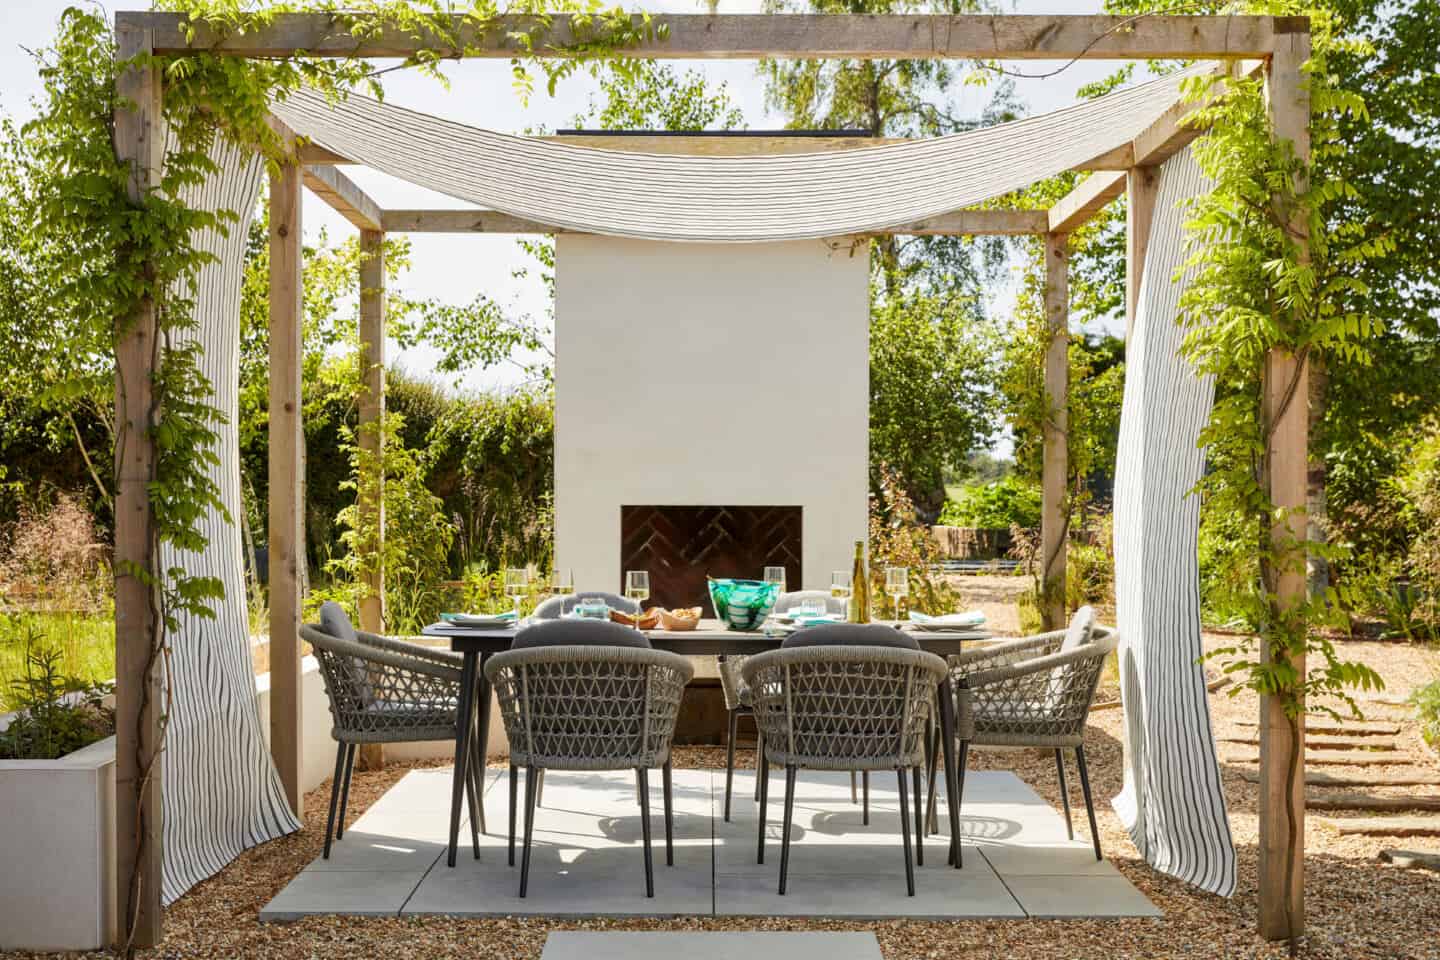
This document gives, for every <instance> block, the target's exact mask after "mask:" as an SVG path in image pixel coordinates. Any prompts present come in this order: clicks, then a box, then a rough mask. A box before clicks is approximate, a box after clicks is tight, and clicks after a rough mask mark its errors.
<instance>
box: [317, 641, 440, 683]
mask: <svg viewBox="0 0 1440 960" xmlns="http://www.w3.org/2000/svg"><path fill="white" fill-rule="evenodd" d="M363 636H374V634H364V635H363ZM310 639H311V644H312V646H314V645H319V644H323V645H324V649H325V650H326V651H327V652H330V653H335V654H339V655H341V656H346V657H353V658H354V659H356V660H360V661H363V662H366V663H373V664H376V665H378V666H382V667H389V668H391V669H392V670H408V671H409V672H411V673H417V674H420V675H421V676H426V677H434V678H435V679H437V680H449V681H451V682H453V683H459V682H460V666H459V664H456V663H451V662H445V663H437V662H436V661H434V660H432V659H430V658H427V657H417V656H415V655H414V654H412V653H411V652H410V651H409V650H403V649H386V648H382V647H380V646H375V645H372V644H370V643H367V642H365V641H364V640H356V641H353V642H352V641H350V640H337V639H335V638H333V637H324V638H323V639H322V638H314V637H312V638H310ZM317 641H318V643H317ZM407 646H408V645H407Z"/></svg>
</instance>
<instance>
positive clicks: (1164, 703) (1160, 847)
mask: <svg viewBox="0 0 1440 960" xmlns="http://www.w3.org/2000/svg"><path fill="white" fill-rule="evenodd" d="M1209 189H1210V183H1209V181H1208V180H1207V179H1206V178H1205V176H1204V175H1203V174H1202V173H1201V172H1200V168H1199V166H1198V165H1197V164H1196V162H1195V160H1194V158H1193V157H1192V156H1191V154H1190V151H1189V150H1188V149H1186V150H1184V151H1182V152H1181V153H1179V154H1177V155H1176V156H1175V157H1173V158H1172V159H1170V160H1169V161H1167V162H1166V163H1165V164H1164V166H1163V167H1162V168H1161V172H1160V183H1159V195H1158V197H1157V199H1156V201H1155V214H1154V219H1153V222H1152V224H1151V227H1150V246H1149V252H1148V253H1147V255H1146V260H1145V270H1144V276H1143V278H1142V280H1141V285H1140V299H1139V305H1138V309H1137V311H1136V315H1135V325H1134V330H1133V331H1132V333H1131V337H1130V341H1129V343H1127V344H1126V348H1125V399H1124V405H1123V408H1122V414H1121V419H1120V445H1119V451H1118V456H1117V463H1116V472H1115V591H1116V604H1117V607H1118V620H1119V628H1120V637H1121V646H1120V679H1121V689H1122V696H1123V698H1124V706H1125V727H1126V731H1125V732H1126V742H1125V786H1124V789H1123V791H1122V792H1121V794H1120V795H1119V796H1118V797H1116V798H1115V801H1114V805H1115V810H1116V812H1117V813H1118V814H1119V815H1120V819H1121V821H1122V822H1123V823H1124V824H1125V826H1126V828H1127V829H1128V830H1129V831H1130V836H1131V837H1132V838H1133V839H1134V841H1135V846H1136V847H1137V848H1139V850H1140V853H1141V855H1142V856H1144V857H1145V859H1146V860H1147V861H1148V862H1149V863H1150V864H1151V865H1152V866H1154V867H1155V869H1157V870H1159V871H1160V872H1162V873H1166V874H1169V875H1171V876H1174V877H1178V878H1179V879H1181V880H1184V881H1185V882H1187V883H1190V884H1193V885H1195V886H1197V887H1200V888H1201V889H1203V890H1207V891H1209V892H1211V893H1217V894H1220V895H1222V896H1229V895H1230V894H1232V893H1233V892H1234V891H1235V845H1234V842H1233V841H1232V839H1231V836H1230V821H1229V817H1228V816H1227V814H1226V810H1225V795H1224V793H1223V792H1222V790H1221V787H1220V770H1219V764H1218V761H1217V759H1216V754H1215V738H1214V734H1213V732H1212V729H1211V723H1210V706H1209V703H1208V701H1207V699H1206V691H1205V674H1204V671H1203V669H1202V668H1201V666H1200V664H1199V663H1198V658H1199V657H1200V653H1201V646H1200V587H1199V584H1200V573H1199V564H1198V559H1197V555H1196V547H1197V540H1198V537H1199V529H1200V503H1199V498H1198V497H1197V496H1195V495H1193V494H1191V493H1190V491H1191V490H1192V489H1193V488H1194V486H1195V484H1196V482H1198V481H1199V479H1200V476H1201V472H1202V471H1203V470H1204V467H1205V454H1204V451H1203V450H1201V449H1200V448H1199V446H1198V443H1197V441H1198V438H1199V436H1200V429H1201V427H1202V426H1203V425H1204V424H1205V421H1206V419H1207V418H1208V417H1209V414H1210V407H1211V404H1212V403H1213V401H1214V395H1215V385H1214V383H1213V381H1212V380H1211V379H1209V378H1201V377H1199V376H1197V375H1196V374H1195V372H1194V370H1193V369H1192V367H1191V366H1190V364H1189V362H1188V361H1186V360H1185V359H1184V358H1183V357H1181V356H1179V349H1180V345H1181V341H1182V339H1183V337H1184V330H1183V329H1182V328H1181V326H1180V324H1179V323H1178V322H1177V317H1178V312H1179V300H1180V296H1181V294H1182V293H1183V292H1184V290H1185V288H1186V286H1187V285H1188V283H1189V282H1190V280H1191V276H1190V275H1189V273H1185V274H1182V275H1180V276H1179V277H1178V278H1177V273H1178V272H1179V271H1180V268H1181V265H1182V264H1183V263H1184V261H1185V249H1184V222H1185V218H1186V213H1185V209H1184V208H1185V205H1186V204H1185V201H1186V200H1188V199H1189V198H1191V197H1195V196H1199V195H1201V194H1203V193H1205V192H1207V191H1208V190H1209Z"/></svg>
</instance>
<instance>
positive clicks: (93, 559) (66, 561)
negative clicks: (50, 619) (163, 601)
mask: <svg viewBox="0 0 1440 960" xmlns="http://www.w3.org/2000/svg"><path fill="white" fill-rule="evenodd" d="M6 533H7V536H5V537H4V539H3V540H0V596H3V597H4V598H5V599H6V600H8V601H9V602H10V603H11V604H13V605H17V606H23V607H25V608H28V609H38V610H54V611H96V610H99V609H101V608H102V607H103V606H104V605H105V603H106V601H107V600H108V598H109V596H110V592H111V587H112V581H111V577H110V563H109V549H108V547H106V545H105V544H104V543H102V542H100V538H99V535H98V532H97V530H96V528H95V520H94V518H93V517H92V516H91V515H90V513H89V511H88V510H86V509H85V507H84V506H82V505H81V503H80V500H79V499H78V498H77V497H75V496H72V495H70V494H67V493H59V494H56V496H55V499H54V502H53V503H49V504H45V503H38V504H37V503H28V504H24V505H22V506H21V508H20V518H19V519H18V520H17V521H15V522H14V523H13V524H11V525H10V528H9V530H8V531H6Z"/></svg>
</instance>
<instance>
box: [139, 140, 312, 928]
mask: <svg viewBox="0 0 1440 960" xmlns="http://www.w3.org/2000/svg"><path fill="white" fill-rule="evenodd" d="M211 158H212V159H213V160H215V161H216V162H217V163H218V164H219V166H220V168H221V171H222V172H221V173H220V174H218V175H216V176H212V177H209V178H207V179H206V181H205V183H203V184H201V185H198V186H195V187H192V188H190V189H189V190H188V191H187V193H186V198H185V199H186V203H187V205H188V206H190V207H191V208H192V209H203V210H233V211H235V212H236V213H238V214H239V215H240V220H239V222H238V223H235V224H233V225H231V226H230V228H229V235H228V236H225V237H222V236H220V235H219V233H218V232H216V231H207V232H206V234H205V236H204V237H203V238H201V240H200V242H199V246H200V247H201V248H202V249H204V250H207V251H209V252H210V253H213V254H214V255H215V256H216V262H213V263H209V264H206V265H205V266H203V267H202V268H201V269H200V273H199V277H198V281H197V286H196V289H195V291H194V304H195V315H196V319H197V320H198V330H197V331H196V334H195V336H196V339H197V340H198V342H199V343H200V344H201V345H202V346H203V348H204V357H203V360H202V361H201V366H202V369H203V370H204V372H205V375H206V377H208V378H209V380H210V383H211V385H212V386H213V388H214V391H215V392H214V399H213V400H212V403H213V405H214V406H215V407H217V408H218V409H219V410H220V411H222V412H223V413H224V414H225V418H226V422H225V423H223V424H220V425H219V426H218V427H217V433H218V434H219V440H218V442H217V444H216V447H217V449H216V453H217V454H218V455H219V459H220V463H219V465H218V466H216V467H214V468H212V477H213V479H214V480H215V482H216V483H217V484H218V486H219V488H220V498H221V500H222V502H223V503H224V504H225V508H226V510H227V511H228V512H229V514H230V518H229V519H227V518H226V517H224V516H222V515H220V514H219V513H217V512H216V511H211V512H210V513H209V514H207V515H206V517H205V518H204V520H203V521H202V522H201V525H200V526H201V529H202V531H203V532H204V534H205V536H206V538H207V539H208V540H209V542H210V543H209V546H208V547H207V548H206V549H205V550H204V552H202V553H190V552H180V551H175V550H172V549H166V550H164V551H163V552H162V557H161V559H162V562H163V563H164V565H165V566H166V567H170V566H183V567H184V568H185V569H186V570H187V571H189V572H191V573H192V574H199V575H203V576H211V577H216V578H218V579H219V580H220V582H221V583H223V584H224V586H225V598H224V599H223V600H221V601H219V602H218V603H216V604H215V619H213V620H210V619H204V618H199V617H185V618H183V619H182V620H181V623H180V629H179V630H178V631H176V632H175V633H173V634H172V635H171V636H170V646H171V663H170V680H171V684H172V696H171V698H170V700H169V702H168V704H167V707H166V709H167V712H168V715H169V729H168V731H167V733H166V740H165V751H164V753H163V755H162V756H163V778H164V779H163V783H164V790H163V794H164V798H165V799H164V827H163V838H164V839H163V846H164V875H163V876H164V890H163V891H162V893H163V898H164V901H165V902H166V903H167V904H168V903H171V902H173V901H174V900H175V899H176V898H178V897H179V896H180V895H181V894H183V893H184V892H185V891H186V890H189V889H190V888H191V887H192V886H194V885H195V884H196V883H199V882H200V881H201V880H204V879H205V878H207V877H210V876H213V875H214V874H215V873H216V872H217V871H219V870H220V868H222V867H224V866H225V865H226V864H227V863H229V862H230V861H231V860H233V859H235V857H236V856H238V855H239V854H240V852H241V851H243V850H245V849H246V848H248V847H253V846H255V845H256V844H259V843H264V842H265V841H266V840H271V839H274V838H275V837H279V836H283V835H284V834H287V833H290V832H292V831H294V830H298V829H299V828H300V823H299V821H298V820H296V819H295V815H294V814H293V813H292V812H291V810H290V805H289V804H288V803H287V802H286V800H285V795H284V793H283V791H282V789H281V786H280V778H279V776H278V775H277V773H276V771H275V766H274V764H273V763H271V761H270V751H269V749H268V748H267V746H266V744H265V740H264V738H263V737H262V735H261V730H260V716H259V713H258V711H257V709H256V704H255V673H254V669H253V667H252V666H251V659H250V625H249V617H248V614H247V605H246V603H245V580H244V571H243V569H242V567H241V563H242V559H241V558H242V556H243V554H242V548H241V537H240V529H239V527H238V526H237V523H238V522H239V520H240V518H241V516H242V513H241V510H242V509H243V506H242V503H241V499H240V446H239V439H238V437H237V434H236V428H235V420H236V414H237V401H238V396H239V376H240V280H241V274H242V271H243V270H244V266H245V236H246V232H247V230H248V228H249V225H250V221H251V219H252V218H253V216H254V213H255V204H256V201H257V199H258V198H259V195H260V185H261V183H262V182H264V180H265V165H264V163H263V162H262V161H261V160H260V158H259V157H258V156H257V155H255V154H253V153H250V152H248V151H244V152H242V151H241V150H239V149H237V148H235V147H234V146H232V145H230V144H228V143H225V142H223V141H219V140H217V142H216V145H215V147H214V149H213V150H212V151H211Z"/></svg>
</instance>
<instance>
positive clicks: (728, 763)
mask: <svg viewBox="0 0 1440 960" xmlns="http://www.w3.org/2000/svg"><path fill="white" fill-rule="evenodd" d="M813 600H823V601H825V609H826V611H827V612H829V613H841V614H843V613H844V612H845V601H844V600H842V599H840V598H838V597H832V596H831V595H830V593H829V591H827V590H795V591H792V592H790V593H782V594H780V596H779V597H777V598H776V599H775V607H774V612H775V613H785V612H786V611H788V610H791V609H794V608H795V607H797V606H799V605H800V604H801V603H803V602H805V601H813ZM744 664H745V657H743V656H735V655H733V654H731V655H723V656H718V657H716V658H715V667H716V672H717V673H719V674H720V692H721V693H722V694H723V695H724V698H725V713H726V716H727V717H728V720H729V730H728V733H727V736H726V738H725V744H726V748H725V822H726V823H729V822H730V792H731V785H732V784H733V782H734V780H735V739H736V735H737V730H738V728H739V725H740V718H741V717H742V716H745V715H746V714H751V713H753V712H754V711H753V710H752V709H751V702H750V688H749V687H747V686H746V685H745V679H744V678H743V677H742V676H741V675H740V670H741V667H743V666H744ZM764 740H765V736H764V734H763V733H762V734H758V735H757V740H756V743H755V799H756V800H757V801H758V800H759V799H760V755H761V753H763V752H764ZM850 801H851V802H852V803H856V802H858V797H857V794H856V788H855V772H854V771H853V770H852V771H851V772H850ZM865 823H866V824H869V823H870V774H869V772H868V771H867V772H866V774H865Z"/></svg>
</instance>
